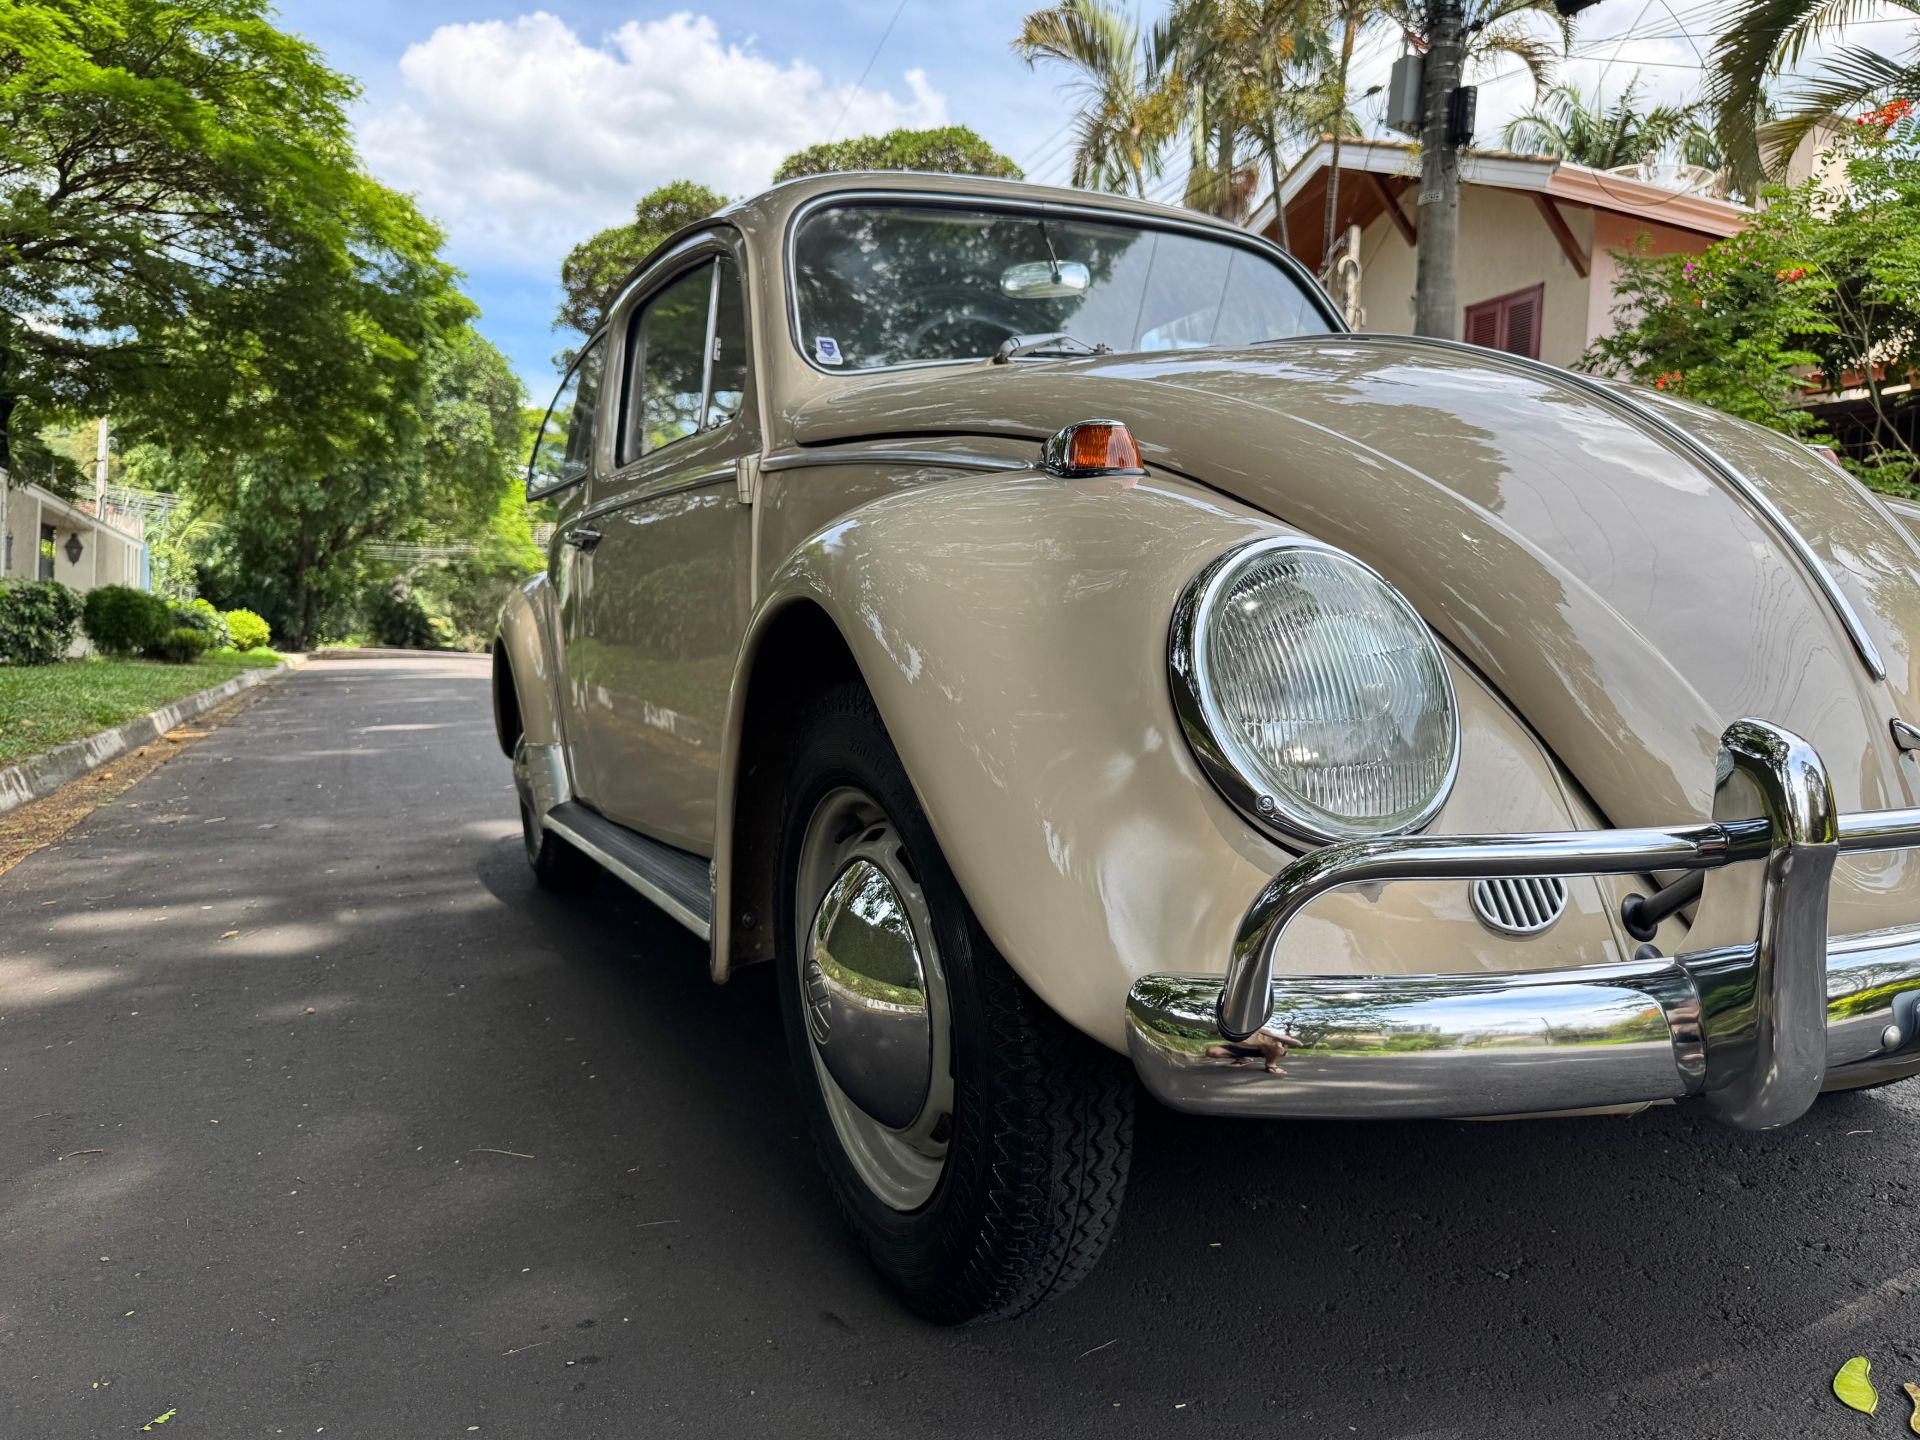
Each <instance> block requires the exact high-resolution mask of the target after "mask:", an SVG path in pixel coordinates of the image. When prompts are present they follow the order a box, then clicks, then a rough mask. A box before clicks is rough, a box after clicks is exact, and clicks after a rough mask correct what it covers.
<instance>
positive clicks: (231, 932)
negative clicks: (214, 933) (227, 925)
mask: <svg viewBox="0 0 1920 1440" xmlns="http://www.w3.org/2000/svg"><path fill="white" fill-rule="evenodd" d="M239 933H240V932H239V931H238V930H229V931H227V933H226V934H224V935H222V936H221V937H220V938H221V939H222V940H231V939H233V937H234V936H236V935H238V934H239Z"/></svg>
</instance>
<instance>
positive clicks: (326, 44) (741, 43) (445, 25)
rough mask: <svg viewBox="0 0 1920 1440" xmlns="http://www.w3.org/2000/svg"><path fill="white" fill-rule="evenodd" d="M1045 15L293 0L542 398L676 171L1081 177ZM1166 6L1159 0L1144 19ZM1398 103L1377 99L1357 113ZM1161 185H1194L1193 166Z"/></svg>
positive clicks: (502, 0)
mask: <svg viewBox="0 0 1920 1440" xmlns="http://www.w3.org/2000/svg"><path fill="white" fill-rule="evenodd" d="M1031 8H1034V4H1033V0H959V3H956V0H905V3H904V5H902V4H901V3H900V0H849V3H845V4H838V5H820V4H805V3H793V0H786V3H776V0H707V3H706V5H705V6H704V8H681V9H674V8H671V7H668V6H659V5H648V4H625V5H617V4H612V3H606V0H547V3H545V4H544V5H542V4H539V3H532V0H529V3H515V0H414V3H411V4H406V5H400V4H395V3H393V0H281V6H280V13H281V18H282V21H283V23H284V24H285V25H286V26H287V27H288V28H290V29H292V30H295V31H297V32H299V33H301V34H303V35H305V36H306V37H307V38H308V39H310V40H312V41H313V42H314V43H316V44H317V45H318V46H319V47H320V48H321V49H322V50H323V51H325V52H326V54H327V56H328V58H329V60H330V61H331V63H332V64H333V65H334V66H335V67H336V68H338V69H341V70H345V71H347V72H348V73H350V74H352V75H354V76H356V77H357V78H358V79H359V80H360V82H361V84H362V85H363V86H364V87H365V98H364V100H363V101H362V103H361V104H360V106H359V107H358V110H357V112H356V125H357V129H358V133H359V138H360V144H361V149H362V151H363V153H364V154H365V156H366V159H367V163H368V166H369V167H370V168H371V169H372V171H373V173H374V174H376V175H377V176H379V177H380V178H381V179H382V180H384V181H386V182H387V183H389V184H392V185H394V186H396V187H398V188H400V189H402V190H406V191H408V192H410V193H412V194H414V195H416V196H418V197H419V199H420V201H421V203H422V205H423V207H424V208H425V209H426V210H427V212H428V213H429V214H431V215H432V216H434V218H435V219H436V220H438V221H439V222H440V223H441V224H442V225H443V226H444V227H445V228H446V230H447V233H448V248H449V252H450V254H451V256H452V258H453V259H454V261H455V262H456V263H457V264H459V265H460V266H461V267H462V268H463V269H464V270H465V271H466V272H467V276H468V289H469V292H470V293H471V294H472V295H473V297H474V298H475V300H477V301H478V302H479V304H480V306H481V307H482V310H483V311H484V315H483V318H482V320H481V329H482V330H483V331H484V332H485V333H486V334H487V336H488V337H489V338H490V339H492V340H493V341H494V343H495V344H497V345H499V346H500V348H501V349H502V350H504V351H505V352H506V353H507V355H508V356H509V357H510V358H511V359H512V361H513V363H514V366H515V368H516V369H517V370H518V371H519V373H520V375H521V378H522V379H523V380H524V381H525V382H526V383H527V386H528V389H529V391H530V392H532V394H533V397H534V398H535V399H542V398H544V394H545V392H546V391H547V390H548V389H549V388H550V386H551V383H552V369H551V367H550V365H549V357H550V356H551V355H552V354H553V353H554V351H555V350H557V349H558V348H560V346H561V345H562V343H564V341H563V337H560V336H557V335H556V334H555V333H554V332H553V331H552V329H551V321H552V316H553V310H554V306H555V304H556V301H557V298H558V287H557V284H556V280H555V276H556V274H557V272H558V268H559V262H560V259H561V257H562V256H563V255H564V254H565V253H566V250H567V248H568V247H569V246H570V245H571V244H573V243H575V242H576V241H578V240H580V239H583V238H585V237H586V236H587V235H589V234H591V233H593V232H594V231H595V230H597V229H600V228H601V227H603V226H606V225H609V224H614V223H617V222H618V221H620V220H621V219H623V218H624V217H625V216H626V215H627V214H628V213H629V212H630V210H631V207H632V204H633V201H634V200H635V199H637V198H638V197H639V196H640V195H642V194H644V193H645V192H646V191H647V190H650V189H652V188H653V187H654V186H656V185H659V184H661V183H663V182H665V181H667V180H671V179H676V178H680V177H683V176H684V177H687V178H691V179H696V180H701V181H704V182H705V183H707V184H709V185H711V186H713V187H714V188H715V189H717V190H720V191H721V192H723V193H726V194H732V195H746V194H751V193H753V192H754V191H756V190H758V189H760V188H761V187H762V186H764V185H765V184H766V183H767V180H768V178H769V176H770V175H771V173H772V170H773V167H774V166H775V165H776V164H777V163H778V162H779V160H780V158H781V157H782V156H783V155H785V154H787V153H788V152H789V151H792V150H794V149H797V148H799V147H800V146H802V145H807V144H811V143H814V142H815V141H819V140H823V139H827V138H829V136H831V135H833V134H835V133H836V126H837V127H838V129H837V134H838V135H840V136H845V135H849V134H860V133H863V132H869V131H877V130H885V129H891V128H893V127H894V126H896V125H914V126H920V125H935V124H963V125H970V126H972V127H973V128H974V129H975V130H977V131H978V132H980V134H981V135H983V136H984V137H985V138H986V139H987V140H988V141H989V142H990V143H991V144H993V145H994V146H996V147H997V148H998V149H1000V150H1002V151H1003V152H1005V153H1006V154H1008V155H1010V156H1012V157H1013V158H1014V160H1015V161H1017V162H1018V163H1019V164H1020V165H1021V166H1022V167H1023V168H1024V169H1025V170H1026V171H1027V174H1028V176H1029V178H1032V179H1036V180H1046V181H1061V182H1064V180H1065V177H1066V173H1067V168H1068V165H1069V163H1070V155H1069V154H1068V147H1067V140H1068V136H1067V130H1066V126H1067V123H1068V121H1069V119H1070V117H1071V112H1072V101H1071V98H1070V96H1069V95H1068V94H1067V93H1066V91H1065V90H1064V88H1063V86H1064V83H1065V81H1066V78H1067V77H1065V76H1063V75H1060V74H1058V73H1056V72H1051V71H1047V70H1042V71H1039V72H1034V71H1030V70H1029V69H1028V68H1027V66H1026V65H1025V64H1024V63H1023V62H1022V61H1020V60H1019V59H1017V58H1016V57H1015V56H1014V55H1013V54H1012V52H1011V50H1010V49H1009V48H1008V42H1009V40H1010V39H1011V37H1012V36H1013V35H1014V34H1015V33H1016V31H1017V30H1018V28H1019V23H1020V19H1021V17H1022V15H1023V14H1025V13H1026V12H1027V11H1028V10H1029V9H1031ZM1164 8H1165V7H1164V0H1161V3H1149V0H1141V9H1142V18H1143V20H1145V21H1146V22H1147V23H1151V21H1152V19H1153V18H1155V17H1156V16H1157V15H1158V14H1159V13H1160V11H1162V10H1163V9H1164ZM1719 9H1720V0H1603V3H1601V4H1600V5H1598V6H1596V7H1595V8H1594V9H1592V10H1590V11H1588V12H1587V14H1586V15H1585V16H1583V17H1582V21H1581V26H1580V31H1579V36H1578V40H1577V43H1576V48H1575V56H1576V58H1575V59H1574V60H1573V61H1571V62H1570V63H1569V64H1568V65H1567V66H1566V67H1564V69H1565V74H1566V76H1567V77H1568V78H1570V79H1572V80H1574V81H1576V82H1578V83H1580V84H1582V85H1583V86H1585V87H1586V88H1587V89H1589V90H1593V89H1596V88H1598V89H1601V90H1603V91H1604V92H1605V93H1606V94H1607V95H1609V96H1611V95H1614V94H1617V93H1618V91H1619V90H1620V88H1621V87H1622V86H1624V85H1625V84H1626V83H1627V82H1628V81H1629V80H1631V79H1633V78H1635V77H1636V76H1637V77H1638V78H1639V80H1640V82H1641V90H1642V93H1643V94H1644V95H1646V96H1647V97H1648V98H1650V99H1653V100H1667V99H1688V98H1692V95H1693V93H1694V92H1695V91H1696V89H1697V86H1698V83H1699V69H1698V67H1699V64H1700V59H1701V53H1702V52H1703V51H1704V50H1706V49H1707V48H1708V46H1709V43H1710V41H1709V38H1708V32H1709V31H1710V29H1711V24H1710V21H1711V18H1712V16H1713V15H1714V13H1715V12H1717V11H1718V10H1719ZM896 10H897V11H898V22H897V24H894V25H893V28H892V31H891V33H890V34H887V35H886V43H885V44H884V45H880V48H879V50H878V54H877V55H876V53H875V47H876V45H879V42H880V40H881V37H882V35H883V34H886V32H887V30H888V25H889V22H890V21H891V20H892V19H893V17H894V16H895V13H896ZM1909 23H1910V22H1909ZM1863 38H1864V37H1863ZM1398 49H1399V43H1398V40H1397V38H1396V37H1395V36H1394V35H1391V34H1374V35H1370V36H1369V37H1367V38H1366V39H1365V40H1363V42H1362V44H1361V47H1360V51H1359V65H1358V67H1357V73H1356V81H1355V83H1356V86H1357V87H1358V88H1361V89H1364V88H1366V86H1368V85H1370V84H1373V83H1375V82H1376V81H1379V80H1383V79H1384V78H1385V72H1386V69H1387V67H1388V66H1389V65H1390V64H1391V61H1392V59H1393V56H1394V55H1395V54H1396V53H1397V52H1398ZM870 61H871V62H872V68H871V70H870V71H869V70H868V65H869V62H870ZM863 72H865V79H864V81H863V80H862V78H861V77H862V74H863ZM1475 78H1477V79H1479V80H1480V81H1481V82H1482V90H1481V97H1480V111H1479V127H1478V128H1479V132H1480V135H1481V137H1482V142H1483V143H1494V142H1495V141H1496V140H1497V132H1498V129H1499V126H1500V124H1501V123H1502V122H1503V121H1504V120H1505V119H1506V118H1507V117H1509V116H1510V115H1512V114H1513V113H1514V112H1515V111H1516V110H1518V109H1520V108H1523V107H1524V106H1525V105H1526V103H1527V102H1528V101H1529V100H1530V98H1531V93H1530V89H1529V87H1528V84H1527V82H1526V79H1525V77H1524V75H1523V74H1520V73H1519V72H1518V71H1517V70H1516V69H1515V68H1514V67H1513V66H1511V65H1502V64H1495V65H1493V66H1490V67H1488V68H1487V69H1486V70H1485V71H1484V72H1483V73H1482V74H1481V75H1479V76H1477V77H1475ZM1382 103H1383V101H1382V100H1372V101H1368V102H1366V103H1365V104H1364V105H1363V106H1362V107H1361V110H1360V114H1361V118H1362V120H1363V121H1366V122H1371V121H1373V120H1375V119H1376V118H1377V112H1378V110H1379V109H1380V107H1381V105H1382ZM843 117H844V118H843ZM1163 188H1164V189H1165V190H1166V191H1167V195H1166V198H1169V199H1175V198H1177V196H1178V190H1179V176H1178V173H1177V171H1176V173H1174V174H1172V175H1170V176H1169V178H1168V179H1167V181H1166V182H1165V183H1164V187H1163Z"/></svg>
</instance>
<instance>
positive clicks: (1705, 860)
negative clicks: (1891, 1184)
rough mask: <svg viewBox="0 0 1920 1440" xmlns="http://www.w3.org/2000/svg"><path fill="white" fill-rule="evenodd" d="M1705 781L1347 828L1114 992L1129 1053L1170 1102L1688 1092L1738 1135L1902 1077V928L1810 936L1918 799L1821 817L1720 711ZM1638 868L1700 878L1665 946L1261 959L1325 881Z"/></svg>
mask: <svg viewBox="0 0 1920 1440" xmlns="http://www.w3.org/2000/svg"><path fill="white" fill-rule="evenodd" d="M1716 774H1717V783H1716V786H1715V792H1714V818H1713V819H1712V820H1710V821H1707V822H1705V823H1701V824H1688V825H1678V826H1673V827H1667V828H1662V827H1647V828H1641V829H1630V830H1596V831H1575V832H1569V833H1563V834H1535V835H1475V836H1424V837H1408V838H1401V839H1382V840H1360V841H1348V842H1345V843H1342V844H1338V845H1329V846H1327V847H1326V848H1324V849H1321V850H1318V851H1315V852H1313V853H1312V854H1309V855H1306V856H1303V857H1301V858H1300V859H1299V860H1296V861H1294V862H1293V863H1292V864H1290V865H1288V866H1287V867H1286V868H1285V869H1283V870H1282V871H1281V872H1280V873H1279V874H1278V875H1276V876H1275V877H1274V879H1273V880H1272V881H1270V882H1269V883H1268V884H1267V885H1266V886H1265V887H1263V888H1262V890H1261V891H1260V893H1259V895H1258V896H1256V897H1255V899H1254V902H1253V904H1252V905H1251V906H1249V907H1248V910H1247V913H1246V915H1245V916H1244V917H1243V919H1242V921H1241V924H1240V928H1239V932H1238V934H1237V935H1236V937H1235V941H1234V946H1233V950H1232V953H1231V955H1230V957H1229V960H1228V965H1227V973H1226V975H1225V976H1224V977H1219V976H1198V975H1150V976H1147V977H1145V978H1143V979H1142V980H1140V981H1139V982H1138V983H1137V984H1136V985H1135V986H1134V987H1133V991H1132V994H1131V995H1130V996H1129V998H1128V1002H1127V1020H1128V1025H1127V1028H1128V1044H1129V1048H1130V1049H1131V1051H1132V1054H1133V1057H1134V1063H1135V1066H1136V1068H1137V1069H1139V1071H1140V1073H1141V1075H1142V1078H1143V1079H1144V1080H1145V1082H1146V1084H1147V1086H1148V1088H1149V1089H1151V1090H1152V1091H1153V1092H1154V1093H1155V1094H1156V1095H1158V1096H1160V1098H1161V1099H1163V1100H1165V1101H1166V1102H1167V1103H1168V1104H1170V1105H1173V1106H1175V1107H1176V1108H1182V1109H1191V1110H1224V1111H1228V1112H1241V1113H1250V1114H1261V1115H1276V1116H1288V1115H1297V1116H1336V1115H1337V1116H1348V1117H1357V1116H1373V1115H1396V1116H1407V1115H1427V1116H1443V1115H1447V1116H1459V1117H1466V1116H1488V1115H1512V1114H1533V1113H1540V1112H1544V1111H1552V1110H1565V1109H1579V1108H1588V1107H1595V1106H1618V1105H1632V1104H1641V1103H1649V1102H1653V1101H1660V1100H1673V1099H1680V1098H1684V1097H1698V1098H1699V1099H1700V1100H1701V1101H1702V1102H1703V1103H1704V1104H1705V1106H1706V1107H1707V1109H1708V1110H1709V1112H1710V1113H1712V1114H1713V1115H1714V1117H1715V1118H1717V1119H1720V1120H1723V1121H1725V1122H1727V1123H1728V1124H1731V1125H1734V1126H1737V1127H1740V1128H1743V1129H1768V1128H1771V1127H1774V1126H1777V1125H1783V1124H1786V1123H1787V1122H1789V1121H1791V1120H1793V1119H1795V1118H1797V1117H1798V1116H1799V1115H1800V1114H1802V1113H1803V1112H1804V1111H1805V1110H1806V1108H1807V1107H1808V1106H1809V1105H1810V1104H1812V1102H1813V1099H1814V1097H1815V1096H1816V1095H1818V1093H1819V1092H1820V1090H1821V1089H1822V1088H1823V1087H1824V1086H1832V1085H1834V1084H1835V1083H1836V1082H1837V1083H1841V1084H1845V1083H1848V1082H1847V1080H1846V1077H1845V1075H1844V1074H1843V1073H1842V1072H1843V1071H1844V1070H1845V1068H1846V1067H1851V1066H1865V1065H1872V1066H1873V1067H1875V1070H1874V1073H1875V1075H1879V1074H1881V1073H1882V1072H1885V1073H1886V1074H1888V1075H1895V1074H1899V1073H1920V1045H1916V1044H1915V1041H1916V1036H1917V1033H1920V1032H1917V1028H1916V1022H1917V1020H1920V1017H1916V1014H1915V1008H1916V1006H1920V926H1916V927H1914V928H1912V929H1906V930H1899V931H1891V932H1879V933H1875V934H1872V935H1864V936H1854V937H1847V938H1844V939H1839V940H1834V941H1831V942H1830V941H1829V939H1828V936H1827V890H1828V885H1829V883H1830V880H1831V876H1832V872H1833V865H1834V862H1835V860H1836V858H1837V857H1838V856H1839V855H1840V854H1841V853H1843V852H1847V851H1862V850H1880V849H1894V848H1908V847H1916V846H1920V810H1888V811H1878V812H1865V813H1860V814H1853V815H1841V814H1839V813H1838V812H1837V809H1836V807H1835V805H1834V803H1833V789H1832V785H1831V783H1830V781H1829V780H1828V777H1827V772H1826V768H1825V766H1824V765H1823V764H1822V763H1821V760H1820V757H1819V756H1818V754H1816V753H1815V752H1814V750H1813V748H1812V746H1810V745H1808V744H1807V742H1806V741H1804V740H1801V739H1800V738H1799V737H1797V736H1795V735H1792V734H1791V733H1789V732H1787V731H1785V730H1782V729H1780V728H1779V727H1778V726H1775V725H1771V724H1768V723H1766V722H1764V721H1759V720H1740V721H1736V722H1734V724H1732V725H1730V726H1728V727H1727V731H1726V734H1725V735H1724V736H1723V737H1722V741H1721V753H1720V762H1719V766H1718V768H1717V771H1716ZM1655 870H1700V871H1705V872H1707V874H1706V876H1705V885H1704V887H1703V891H1702V895H1701V899H1700V906H1699V909H1698V911H1697V912H1696V916H1695V920H1694V923H1693V925H1692V927H1691V929H1690V931H1689V933H1688V945H1689V950H1688V953H1686V954H1682V955H1679V956H1675V957H1667V956H1662V955H1660V954H1658V953H1657V952H1651V951H1650V950H1648V951H1643V955H1642V958H1640V959H1637V960H1635V961H1633V962H1630V963H1628V964H1624V965H1611V966H1594V967H1581V968H1574V969H1560V970H1539V971H1528V972H1513V973H1494V974H1469V975H1410V976H1287V975H1283V976H1279V977H1277V978H1276V976H1275V973H1274V957H1275V952H1276V950H1277V949H1278V946H1279V944H1280V941H1281V939H1282V938H1283V936H1284V935H1285V933H1286V929H1287V926H1288V924H1289V923H1290V922H1291V921H1292V920H1293V919H1294V917H1295V916H1297V915H1298V914H1299V913H1300V912H1301V911H1302V910H1304V909H1305V908H1306V907H1307V905H1309V904H1310V903H1312V901H1313V900H1315V899H1317V898H1318V897H1320V896H1321V895H1325V894H1327V893H1329V892H1330V891H1333V890H1337V889H1341V888H1344V887H1346V886H1351V885H1361V884H1382V883H1390V882H1393V881H1397V880H1434V879H1452V878H1460V879H1479V878H1489V877H1500V876H1570V875H1628V874H1640V873H1645V872H1650V871H1655ZM1256 1062H1257V1063H1256ZM1903 1066H1906V1067H1907V1068H1906V1069H1903V1068H1902V1067H1903Z"/></svg>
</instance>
